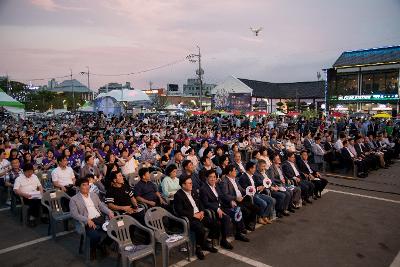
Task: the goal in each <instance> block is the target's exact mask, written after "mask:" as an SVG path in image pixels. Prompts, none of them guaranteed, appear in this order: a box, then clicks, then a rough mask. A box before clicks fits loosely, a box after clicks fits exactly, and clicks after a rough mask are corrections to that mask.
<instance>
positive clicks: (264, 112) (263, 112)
mask: <svg viewBox="0 0 400 267" xmlns="http://www.w3.org/2000/svg"><path fill="white" fill-rule="evenodd" d="M258 115H268V112H266V111H258Z"/></svg>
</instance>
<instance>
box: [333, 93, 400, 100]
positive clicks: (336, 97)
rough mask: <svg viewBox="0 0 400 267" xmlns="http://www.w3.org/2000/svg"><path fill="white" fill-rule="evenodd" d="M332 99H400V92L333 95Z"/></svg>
mask: <svg viewBox="0 0 400 267" xmlns="http://www.w3.org/2000/svg"><path fill="white" fill-rule="evenodd" d="M330 100H333V101H380V100H399V95H398V94H389V95H382V94H376V95H345V96H332V97H331V98H330Z"/></svg>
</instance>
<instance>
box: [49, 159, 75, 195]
mask: <svg viewBox="0 0 400 267" xmlns="http://www.w3.org/2000/svg"><path fill="white" fill-rule="evenodd" d="M57 162H58V167H57V168H55V169H54V170H53V171H52V173H51V179H52V181H53V185H54V187H56V188H59V189H60V190H62V191H64V192H66V193H67V194H68V195H69V196H73V195H75V193H76V192H75V189H74V188H73V186H74V184H75V181H76V179H75V174H74V171H73V170H72V168H71V167H69V166H68V159H67V157H66V156H60V157H59V158H58V159H57Z"/></svg>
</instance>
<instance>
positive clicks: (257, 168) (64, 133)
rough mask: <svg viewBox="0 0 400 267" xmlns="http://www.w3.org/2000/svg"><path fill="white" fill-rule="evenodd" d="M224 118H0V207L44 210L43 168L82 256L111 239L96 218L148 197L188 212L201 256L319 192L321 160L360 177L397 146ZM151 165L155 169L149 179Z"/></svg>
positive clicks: (130, 210)
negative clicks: (78, 226) (82, 238)
mask: <svg viewBox="0 0 400 267" xmlns="http://www.w3.org/2000/svg"><path fill="white" fill-rule="evenodd" d="M223 122H224V123H223V125H222V124H221V119H220V118H219V117H214V118H209V117H204V118H202V120H200V121H193V120H192V119H191V118H174V117H171V118H169V119H168V121H167V120H162V121H161V120H160V119H158V118H156V117H150V118H146V119H143V118H142V119H140V118H123V117H121V118H112V119H106V118H104V117H101V116H96V117H86V118H81V117H76V118H75V119H73V120H72V121H65V120H61V121H49V122H47V123H45V124H40V123H38V122H13V123H9V124H6V125H2V128H1V131H0V141H1V143H0V167H1V168H0V187H1V191H0V193H1V199H0V200H1V201H2V203H1V204H5V203H6V202H7V201H8V200H9V199H10V198H12V197H13V198H14V199H15V198H18V197H20V198H21V199H22V201H23V203H24V205H27V206H28V207H29V209H28V215H29V216H28V223H29V225H30V226H34V225H35V224H36V219H37V218H38V217H39V216H46V213H43V212H40V209H41V208H42V207H41V203H40V195H41V194H42V193H43V190H44V189H46V188H44V183H45V181H44V180H45V179H44V177H45V174H49V175H48V177H47V181H46V182H47V183H46V186H48V185H49V183H48V182H49V181H48V180H50V184H51V186H50V187H49V188H55V189H58V190H62V191H64V192H65V193H66V194H68V195H69V196H71V197H72V198H71V200H70V201H69V205H66V206H65V207H63V208H65V209H66V210H70V212H71V215H72V217H73V218H74V219H75V220H77V221H80V222H82V223H83V224H84V225H85V227H86V233H87V235H88V237H89V238H90V240H91V242H90V244H91V246H92V248H93V249H92V251H93V255H91V256H92V258H94V257H95V251H96V248H100V249H101V250H103V251H104V248H105V246H106V245H107V243H108V242H109V241H110V240H107V239H106V240H105V241H104V240H102V239H101V231H102V229H101V227H99V226H100V225H101V224H102V223H104V221H105V220H106V218H105V217H108V219H110V218H112V217H113V216H114V214H127V215H131V216H133V217H134V218H135V219H136V220H137V221H139V222H140V223H142V224H144V214H145V212H146V208H151V207H155V206H158V207H162V208H164V209H166V210H168V211H169V212H171V213H173V214H175V215H176V216H179V217H186V218H187V220H188V223H189V225H190V229H191V231H193V232H194V234H195V236H196V251H195V252H196V255H197V257H198V258H199V259H204V257H205V256H204V253H203V251H204V250H207V251H210V252H212V253H215V252H217V251H218V250H217V248H216V247H215V246H214V242H209V240H210V239H211V240H219V244H220V246H221V247H223V248H225V249H233V244H232V243H231V242H229V241H228V239H229V238H228V237H229V236H230V235H232V236H233V237H234V238H235V239H236V240H239V241H242V242H249V241H250V239H249V237H248V235H247V233H248V232H249V231H255V226H256V224H257V223H258V224H261V225H268V224H271V223H273V219H274V218H275V216H276V218H278V219H283V218H284V217H286V216H290V215H293V214H294V213H296V210H298V209H300V208H304V207H305V206H308V205H310V204H312V203H313V201H315V200H318V199H319V198H321V196H322V194H321V193H322V191H323V190H324V188H325V187H326V185H327V183H328V181H327V179H326V178H325V177H324V176H323V175H322V173H321V172H322V169H323V166H324V165H325V163H326V165H327V166H328V167H329V168H331V169H334V162H339V165H340V167H343V168H346V169H351V168H354V167H355V168H356V170H357V175H358V176H359V177H366V176H367V175H368V173H369V172H370V171H372V170H376V169H378V168H388V167H389V166H390V165H391V164H392V163H393V160H394V159H395V158H397V157H398V156H399V152H400V143H399V139H398V138H397V136H393V137H391V136H387V135H386V134H385V132H368V134H363V133H361V132H357V133H356V134H355V135H354V136H349V134H346V133H345V132H339V133H338V134H337V135H338V138H337V139H336V140H335V134H334V132H333V131H330V130H329V129H320V128H316V129H315V131H306V130H305V128H304V127H303V125H298V128H296V127H291V128H290V127H289V128H287V127H281V125H280V124H279V122H277V121H275V120H274V119H267V118H258V120H253V121H251V123H250V122H249V121H246V118H245V119H239V118H235V117H233V118H232V119H231V120H230V121H229V120H227V119H224V121H223ZM154 173H162V176H161V178H160V176H158V177H159V180H158V181H155V180H152V175H153V174H154ZM39 176H40V177H41V179H39ZM140 207H144V209H142V208H140ZM207 228H208V231H206V229H207ZM207 232H208V236H206V233H207Z"/></svg>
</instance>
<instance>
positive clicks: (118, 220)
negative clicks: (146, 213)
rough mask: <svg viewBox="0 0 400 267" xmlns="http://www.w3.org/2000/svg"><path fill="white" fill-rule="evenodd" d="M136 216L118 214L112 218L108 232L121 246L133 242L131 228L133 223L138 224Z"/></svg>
mask: <svg viewBox="0 0 400 267" xmlns="http://www.w3.org/2000/svg"><path fill="white" fill-rule="evenodd" d="M138 224H139V222H137V221H136V220H135V219H134V218H132V217H131V216H128V215H120V216H116V217H114V218H113V219H111V220H110V223H109V225H108V227H107V234H108V236H109V237H111V238H112V239H114V240H115V241H116V242H117V243H118V245H119V247H125V246H128V245H131V244H132V240H131V235H130V233H129V228H130V226H131V225H138Z"/></svg>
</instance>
